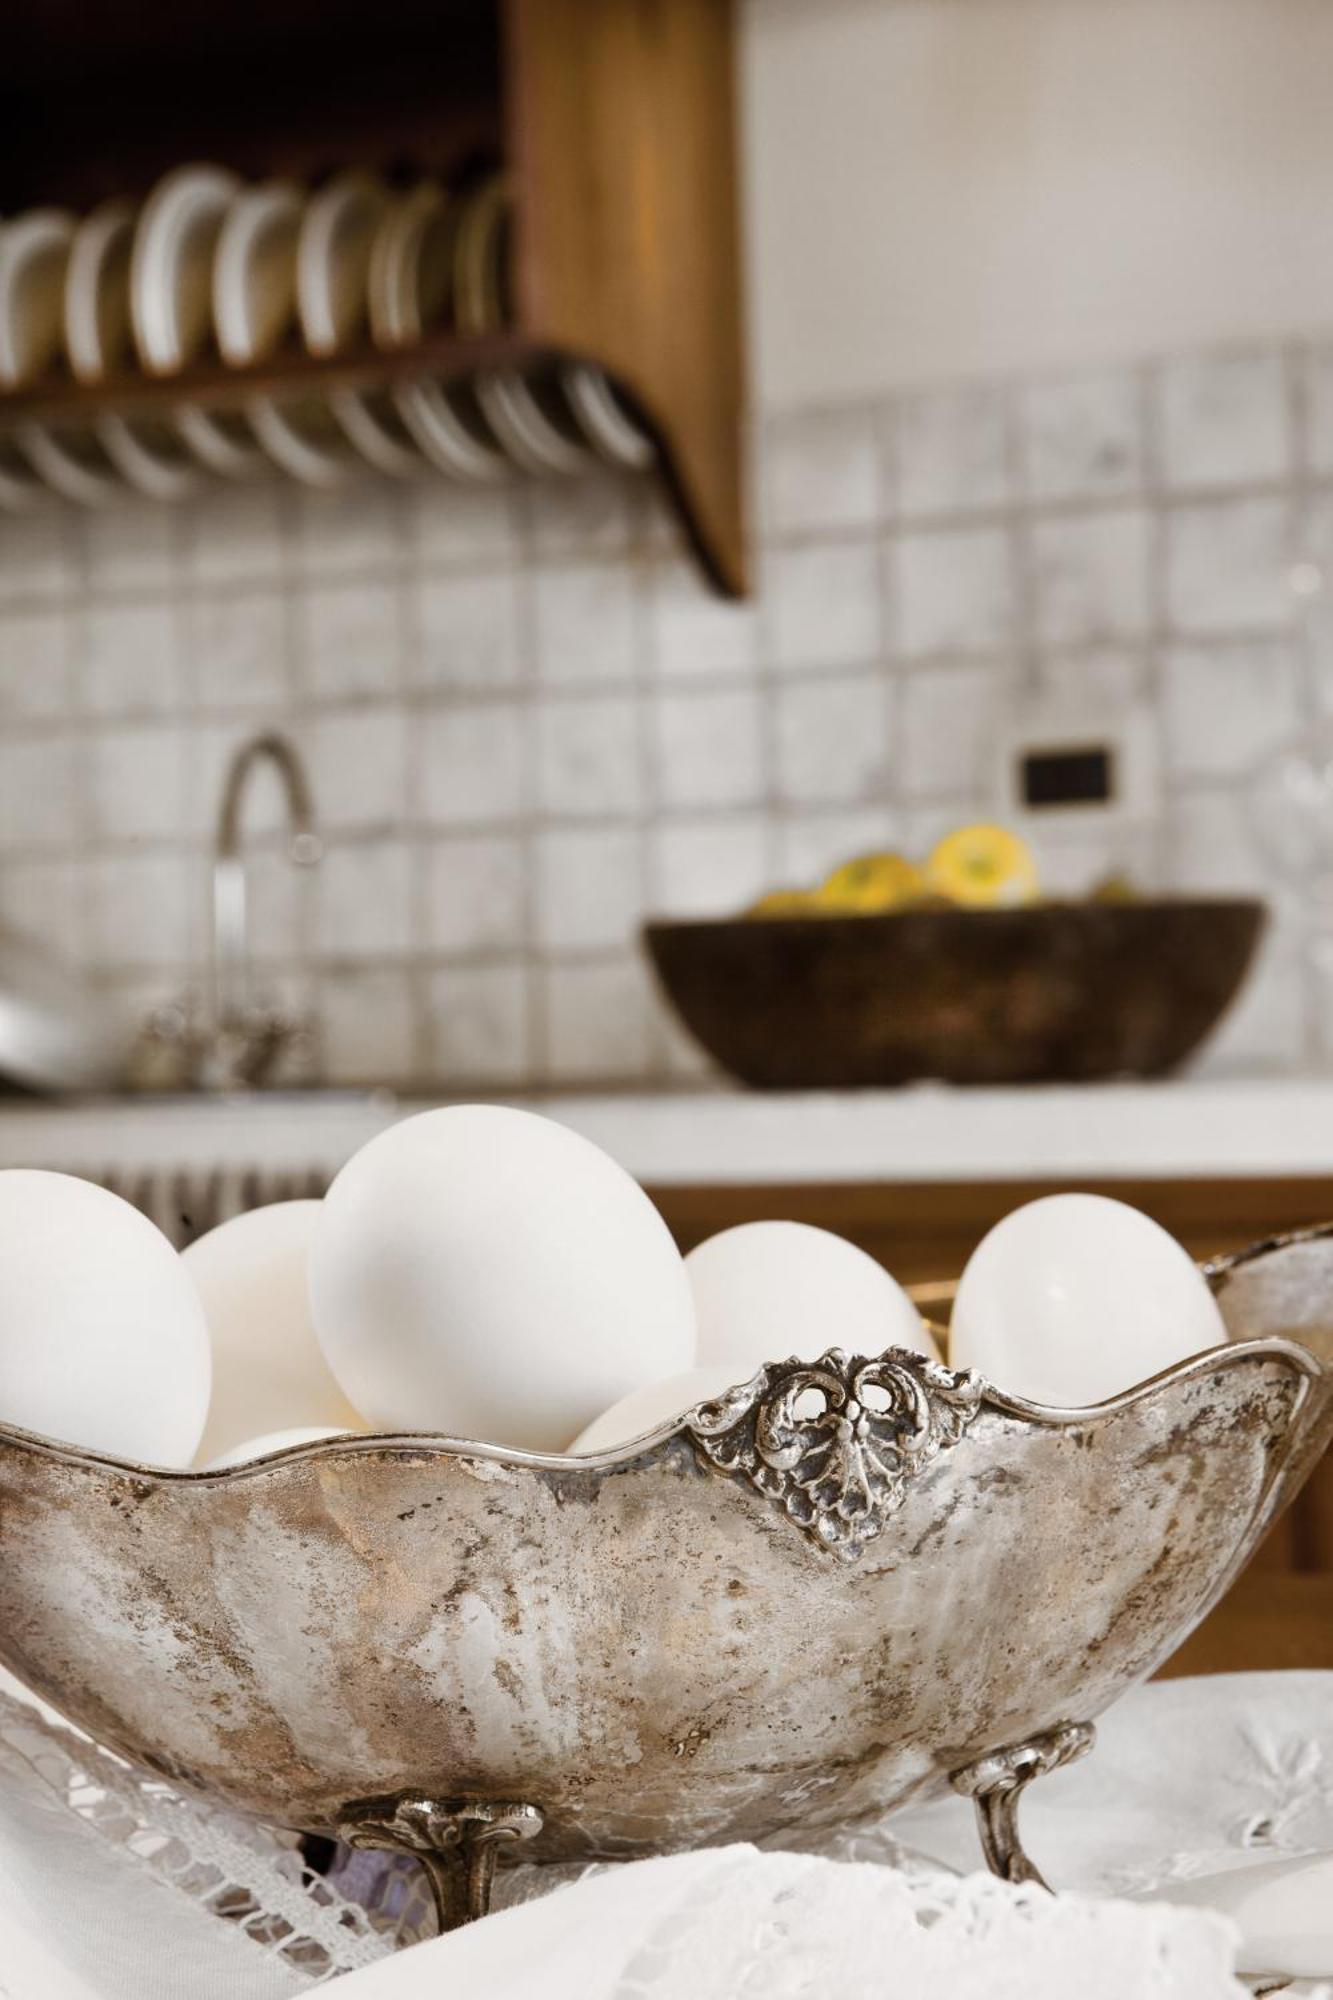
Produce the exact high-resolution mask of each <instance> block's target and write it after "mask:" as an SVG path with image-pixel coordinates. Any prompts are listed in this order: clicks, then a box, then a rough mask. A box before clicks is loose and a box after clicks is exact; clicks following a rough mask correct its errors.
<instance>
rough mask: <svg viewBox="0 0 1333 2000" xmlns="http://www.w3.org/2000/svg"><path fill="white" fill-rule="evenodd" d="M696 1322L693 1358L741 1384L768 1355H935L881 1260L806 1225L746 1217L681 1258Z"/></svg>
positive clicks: (828, 1232)
mask: <svg viewBox="0 0 1333 2000" xmlns="http://www.w3.org/2000/svg"><path fill="white" fill-rule="evenodd" d="M685 1269H686V1271H687V1272H688V1273H689V1279H690V1286H691V1289H692V1290H693V1292H694V1308H695V1313H696V1315H697V1317H698V1322H699V1360H700V1362H701V1363H708V1364H709V1365H710V1366H711V1364H712V1363H713V1362H715V1361H725V1362H727V1363H729V1364H732V1365H734V1367H735V1368H736V1369H737V1370H738V1375H737V1378H736V1379H738V1380H742V1381H743V1380H745V1379H747V1378H748V1377H749V1376H751V1375H753V1373H754V1371H755V1369H756V1368H760V1367H762V1366H763V1364H764V1363H765V1362H766V1361H785V1360H786V1359H787V1357H788V1356H789V1355H792V1354H795V1355H799V1356H800V1358H801V1360H802V1361H814V1360H817V1359H818V1357H819V1356H820V1355H821V1354H822V1353H823V1352H824V1350H825V1348H828V1347H841V1348H844V1349H845V1350H846V1351H847V1352H848V1353H850V1354H881V1353H882V1352H883V1351H884V1349H885V1348H886V1347H907V1348H911V1349H913V1350H914V1352H916V1353H917V1354H925V1355H928V1356H930V1358H931V1359H932V1360H938V1359H939V1355H938V1351H937V1349H936V1347H935V1343H934V1341H933V1340H932V1339H931V1337H930V1333H929V1331H928V1329H927V1327H926V1325H925V1322H924V1321H923V1320H922V1318H921V1315H920V1313H919V1312H918V1311H917V1309H916V1307H915V1306H914V1305H913V1304H912V1301H911V1300H910V1299H909V1298H908V1296H907V1294H906V1292H905V1291H904V1290H903V1288H902V1286H901V1285H899V1284H897V1283H896V1282H895V1281H894V1279H892V1278H891V1277H890V1276H889V1274H888V1272H887V1271H886V1270H885V1269H884V1267H883V1265H882V1264H877V1263H876V1262H875V1260H874V1258H873V1257H868V1256H867V1255H866V1253H865V1251H864V1250H858V1249H857V1247H856V1245H855V1244H854V1243H848V1242H847V1241H846V1239H845V1238H844V1237H842V1236H835V1235H834V1234H833V1233H832V1231H831V1230H828V1229H815V1228H814V1227H812V1226H811V1224H809V1223H807V1222H743V1223H741V1224H739V1225H738V1227H736V1228H735V1229H724V1230H723V1231H722V1232H721V1234H720V1235H718V1236H710V1237H709V1238H708V1241H707V1242H706V1243H700V1244H699V1245H698V1247H697V1248H696V1249H694V1250H691V1252H690V1254H689V1256H688V1257H687V1258H686V1259H685Z"/></svg>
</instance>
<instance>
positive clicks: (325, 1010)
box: [319, 965, 420, 1086]
mask: <svg viewBox="0 0 1333 2000" xmlns="http://www.w3.org/2000/svg"><path fill="white" fill-rule="evenodd" d="M319 1020H320V1040H321V1044H322V1054H323V1059H324V1061H323V1067H324V1074H325V1076H326V1077H327V1078H328V1080H329V1082H330V1083H332V1084H340V1085H344V1086H348V1085H354V1084H362V1085H364V1084H398V1083H410V1082H411V1081H412V1079H413V1077H415V1076H416V1075H418V1074H419V1071H420V1064H419V1061H418V1056H417V1046H416V1005H415V996H414V991H413V976H412V974H410V973H408V972H404V971H402V970H400V969H399V968H398V967H393V966H345V965H339V966H331V967H329V968H328V969H327V970H326V971H325V972H324V973H323V975H322V976H321V978H320V982H319Z"/></svg>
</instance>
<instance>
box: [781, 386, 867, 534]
mask: <svg viewBox="0 0 1333 2000" xmlns="http://www.w3.org/2000/svg"><path fill="white" fill-rule="evenodd" d="M762 452H763V501H762V504H763V510H764V524H765V527H766V528H767V530H768V532H769V533H770V534H774V535H793V534H802V533H806V532H808V531H811V530H814V531H816V532H818V531H819V530H824V529H835V530H836V529H839V528H863V527H869V526H870V525H871V524H872V523H873V522H875V521H876V520H877V519H878V518H879V515H880V512H881V510H882V507H883V501H884V480H883V474H882V471H881V465H880V448H879V433H878V428H877V425H876V421H875V413H874V412H873V411H868V410H863V409H833V410H810V411H798V412H796V413H795V414H794V415H792V416H787V417H777V418H774V419H772V420H771V421H770V422H769V423H768V424H767V425H766V426H765V429H764V436H763V447H762Z"/></svg>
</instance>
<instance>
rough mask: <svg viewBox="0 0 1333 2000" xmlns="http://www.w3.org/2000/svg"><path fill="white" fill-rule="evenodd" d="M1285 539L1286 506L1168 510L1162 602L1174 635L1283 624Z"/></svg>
mask: <svg viewBox="0 0 1333 2000" xmlns="http://www.w3.org/2000/svg"><path fill="white" fill-rule="evenodd" d="M1290 535H1291V509H1290V507H1289V505H1288V503H1287V502H1286V501H1285V500H1270V499H1247V500H1223V501H1216V502H1212V503H1207V504H1203V505H1199V506H1192V507H1174V508H1172V509H1171V510H1170V512H1169V513H1168V514H1167V517H1166V561H1167V600H1168V615H1169V617H1170V620H1171V623H1172V624H1173V625H1174V626H1175V628H1176V630H1177V631H1178V632H1181V633H1185V634H1188V635H1191V636H1193V635H1198V636H1200V637H1205V636H1209V635H1219V634H1224V633H1228V632H1243V631H1261V630H1273V629H1276V628H1280V627H1281V626H1283V625H1285V624H1287V623H1288V622H1289V621H1290V619H1291V616H1292V611H1293V606H1292V601H1291V593H1290V588H1289V585H1288V581H1287V570H1288V562H1289V554H1290V546H1289V545H1290Z"/></svg>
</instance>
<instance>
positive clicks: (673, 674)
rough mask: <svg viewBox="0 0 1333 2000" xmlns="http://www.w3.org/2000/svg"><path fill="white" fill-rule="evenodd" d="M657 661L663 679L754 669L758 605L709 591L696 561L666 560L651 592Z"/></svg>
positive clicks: (758, 639) (697, 677)
mask: <svg viewBox="0 0 1333 2000" xmlns="http://www.w3.org/2000/svg"><path fill="white" fill-rule="evenodd" d="M650 618H651V632H652V638H651V649H652V658H653V663H654V665H655V667H656V669H657V672H658V674H659V675H660V676H661V678H662V679H663V680H682V681H684V680H703V679H707V678H709V677H711V676H713V675H719V674H728V675H729V674H738V675H745V674H748V673H750V672H752V671H753V670H754V669H755V668H756V667H757V666H758V664H759V653H760V643H761V632H760V615H759V608H758V606H757V605H756V604H755V603H754V602H753V601H750V602H746V603H736V602H735V601H734V600H733V599H729V598H724V597H719V596H718V595H717V593H716V592H715V591H712V590H710V589H709V587H708V585H707V584H706V583H705V582H704V580H703V578H702V577H701V576H700V574H699V570H698V567H697V565H696V564H694V563H692V562H686V561H684V560H682V559H679V558H678V559H676V560H675V561H664V562H661V563H659V564H658V565H657V568H656V570H655V571H654V574H653V580H652V585H651V595H650Z"/></svg>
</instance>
